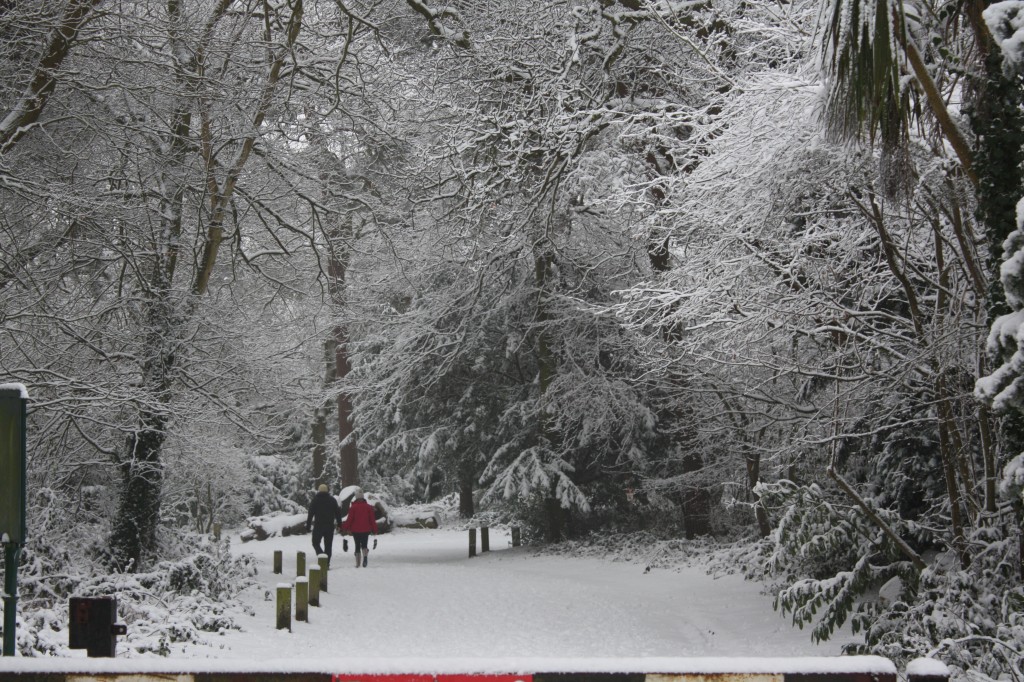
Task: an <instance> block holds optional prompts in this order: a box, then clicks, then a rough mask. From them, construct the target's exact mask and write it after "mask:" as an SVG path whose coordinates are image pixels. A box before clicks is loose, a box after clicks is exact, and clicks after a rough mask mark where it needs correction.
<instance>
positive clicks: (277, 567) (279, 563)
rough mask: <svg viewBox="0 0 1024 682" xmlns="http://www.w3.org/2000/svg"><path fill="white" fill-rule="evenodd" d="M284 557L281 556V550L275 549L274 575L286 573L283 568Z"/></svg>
mask: <svg viewBox="0 0 1024 682" xmlns="http://www.w3.org/2000/svg"><path fill="white" fill-rule="evenodd" d="M282 557H283V555H282V554H281V550H279V549H275V550H274V573H276V574H277V575H281V573H282V572H283V571H284V567H283V564H284V561H283V560H282Z"/></svg>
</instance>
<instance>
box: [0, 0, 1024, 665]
mask: <svg viewBox="0 0 1024 682" xmlns="http://www.w3.org/2000/svg"><path fill="white" fill-rule="evenodd" d="M1018 30H1020V31H1021V35H1020V36H1018V34H1017V32H1018ZM1022 36H1024V3H1021V2H1020V0H1006V1H1004V2H999V3H994V4H993V3H989V2H987V0H962V1H954V0H451V1H450V2H446V3H443V2H441V0H160V1H156V0H135V1H128V0H61V1H59V2H55V1H53V0H0V52H2V55H3V58H2V60H0V382H17V383H22V384H24V385H25V386H26V387H27V388H28V391H29V394H30V397H31V401H30V406H29V409H30V414H29V461H28V466H29V469H28V490H29V500H28V507H29V513H28V520H29V542H28V544H27V545H26V547H25V548H24V550H23V551H22V555H21V559H22V568H21V572H22V590H23V593H22V596H21V605H22V606H21V608H22V611H23V613H22V614H21V615H20V616H19V618H20V620H19V623H20V625H21V627H20V632H19V650H20V651H21V652H22V653H23V654H24V655H45V654H48V653H54V651H53V647H52V645H51V644H48V642H50V641H51V640H48V639H47V638H46V637H45V636H44V634H43V633H45V632H46V631H47V630H53V629H57V628H58V627H60V624H59V623H57V622H56V620H57V619H58V616H59V614H60V612H61V607H60V604H61V603H63V600H66V598H67V596H68V595H69V594H71V593H73V592H74V593H76V594H80V593H83V592H84V593H96V594H100V593H104V592H105V591H110V590H113V589H115V588H114V587H113V584H114V582H113V578H112V577H111V576H119V577H118V578H117V581H116V582H117V588H116V589H118V590H119V591H120V592H119V593H120V594H125V592H131V590H132V589H134V590H136V591H137V592H138V593H139V594H143V593H146V594H153V593H158V594H172V593H185V594H189V595H191V597H190V598H192V599H194V600H203V599H206V600H209V602H210V603H217V602H223V601H224V600H229V599H230V598H231V595H230V589H229V587H228V586H227V585H226V584H225V583H223V582H220V578H219V577H216V576H223V575H227V574H230V573H231V572H232V571H236V572H240V573H244V572H245V571H246V570H248V569H247V568H246V566H245V565H244V564H245V562H244V561H240V560H229V559H227V558H225V556H224V555H223V554H222V553H221V552H219V551H218V550H217V548H216V547H211V546H210V545H209V544H208V543H204V542H200V541H199V540H198V538H200V537H205V534H207V533H209V531H210V529H211V527H212V524H213V523H214V522H217V523H223V524H225V525H226V526H240V525H243V524H244V522H245V520H246V519H247V518H249V517H251V516H254V515H260V514H269V513H273V512H291V513H294V512H296V511H302V510H303V509H304V508H305V505H306V504H307V503H308V500H309V498H310V495H311V491H312V490H314V489H315V487H316V485H318V484H319V483H327V484H329V485H330V486H331V488H332V490H334V491H335V492H336V491H337V490H338V489H340V487H341V486H342V485H350V484H354V483H357V482H358V483H360V484H361V485H362V486H364V487H365V488H366V489H368V490H373V491H374V492H375V493H377V494H378V495H380V496H381V497H382V498H386V499H388V500H390V501H391V502H392V503H393V504H405V503H412V502H426V501H431V500H436V499H439V498H443V497H444V496H448V495H452V496H455V497H453V498H452V499H456V498H457V504H458V507H459V511H460V512H461V514H462V515H463V516H464V517H467V518H470V517H473V516H474V515H479V514H489V515H491V517H492V518H494V519H496V520H497V521H498V522H508V521H513V520H514V521H516V522H518V523H521V524H523V525H524V528H525V529H526V534H527V536H528V538H529V539H530V540H531V541H532V542H533V543H535V544H537V545H554V544H555V543H560V542H563V541H565V540H572V541H574V542H575V541H587V542H593V543H602V542H608V543H609V544H610V545H611V544H615V542H616V540H615V538H619V537H622V536H630V537H645V538H649V541H650V542H679V541H684V542H685V543H687V546H691V547H693V551H695V552H696V551H715V552H717V553H718V556H719V557H720V558H719V559H718V560H720V561H725V562H729V563H731V564H732V565H734V566H735V568H736V570H742V571H744V572H746V573H747V574H748V575H750V576H751V577H753V578H757V579H760V580H763V581H765V583H766V584H767V585H769V586H770V588H771V589H772V590H774V592H775V593H776V594H777V606H778V608H779V609H781V610H783V611H785V612H787V613H790V614H791V615H792V618H793V621H794V623H795V624H797V625H800V626H801V627H807V628H808V631H809V636H811V637H814V638H817V639H827V638H828V637H830V636H831V635H832V634H833V633H834V632H835V631H836V629H837V628H839V627H841V626H843V625H844V624H848V623H851V622H852V624H853V628H854V630H855V632H858V633H859V634H861V635H862V643H861V644H859V645H857V646H856V647H851V651H855V652H861V653H875V654H880V655H884V656H888V657H890V658H892V659H893V660H895V661H898V662H902V661H906V660H908V659H911V658H914V657H917V656H923V655H931V656H936V657H938V658H940V659H942V660H944V661H945V662H947V663H948V664H949V665H951V666H952V667H953V669H954V671H955V672H956V674H957V675H959V676H962V677H969V678H972V679H976V680H988V679H1013V680H1017V681H1018V682H1024V673H1022V671H1021V668H1020V665H1021V661H1022V656H1024V591H1022V589H1021V582H1022V575H1024V565H1022V558H1024V497H1022V491H1024V454H1022V453H1024V432H1022V430H1021V428H1022V421H1021V410H1022V407H1024V396H1022V394H1021V392H1020V385H1021V374H1022V373H1024V346H1022V345H1021V344H1022V343H1024V312H1022V308H1024V233H1022V232H1021V229H1020V219H1021V217H1022V216H1019V215H1018V202H1019V201H1020V200H1021V197H1022V195H1024V191H1022V178H1021V162H1022V155H1024V116H1022V104H1024V81H1022V69H1024V40H1022ZM723 552H724V554H723ZM52 566H59V567H61V569H60V570H58V571H57V572H56V573H55V572H54V571H53V570H51V569H48V568H47V567H52ZM140 599H141V598H140ZM54 605H56V606H54ZM49 607H54V608H53V609H52V610H51V609H50V608H49ZM133 617H134V618H137V619H141V620H145V619H147V618H148V619H149V620H150V621H151V622H159V620H160V616H159V609H156V607H153V608H143V607H142V606H138V607H137V608H136V609H135V611H134V613H133ZM197 618H198V617H197ZM208 625H209V623H208V622H199V621H198V620H197V621H196V622H194V623H192V625H191V627H193V628H194V630H195V631H199V630H203V629H204V628H206V627H207V626H208ZM167 636H168V638H169V639H170V640H172V641H173V640H174V638H188V637H191V636H194V632H193V631H190V630H189V628H188V627H184V628H177V629H175V630H174V631H169V632H168V634H167ZM158 653H159V652H158Z"/></svg>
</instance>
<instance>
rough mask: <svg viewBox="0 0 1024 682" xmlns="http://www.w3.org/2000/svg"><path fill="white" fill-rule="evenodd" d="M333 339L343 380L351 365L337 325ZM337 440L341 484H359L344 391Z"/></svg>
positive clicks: (349, 409) (340, 397)
mask: <svg viewBox="0 0 1024 682" xmlns="http://www.w3.org/2000/svg"><path fill="white" fill-rule="evenodd" d="M334 334H335V340H336V341H337V345H336V346H335V358H336V360H335V366H336V367H337V370H338V379H339V380H343V379H344V378H345V377H346V376H348V373H349V371H350V370H351V369H352V366H351V365H350V364H349V361H348V348H347V339H346V338H345V331H344V330H343V329H342V328H341V327H338V328H336V329H335V330H334ZM338 442H339V445H340V452H339V456H340V457H341V485H342V486H343V487H344V486H350V485H358V484H359V452H358V450H357V449H356V433H355V429H354V428H353V425H352V400H351V398H349V396H348V394H347V393H345V392H344V391H342V392H340V393H338Z"/></svg>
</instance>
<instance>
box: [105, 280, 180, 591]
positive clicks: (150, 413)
mask: <svg viewBox="0 0 1024 682" xmlns="http://www.w3.org/2000/svg"><path fill="white" fill-rule="evenodd" d="M165 273H166V268H165V267H164V265H163V263H162V262H159V261H158V262H157V263H156V264H155V265H154V279H155V280H156V281H157V282H162V280H163V275H164V274H165ZM145 319H146V323H147V326H148V330H147V333H146V342H145V347H146V348H148V349H149V350H150V356H149V357H148V358H147V359H146V362H145V364H144V366H143V381H142V389H141V390H142V392H143V396H144V398H143V400H142V401H141V407H140V410H139V426H138V427H137V428H136V430H135V432H134V433H132V434H130V435H129V436H128V437H127V438H126V440H125V453H124V456H123V457H121V459H120V460H119V461H118V468H119V469H120V471H121V479H122V488H121V495H120V499H119V501H118V508H117V511H116V513H115V516H114V524H113V530H112V533H111V538H110V545H111V552H112V556H113V560H114V564H115V567H116V568H118V569H119V570H124V571H134V570H138V568H139V567H140V566H142V565H144V562H145V560H146V559H147V558H148V557H149V556H151V555H152V553H153V552H154V551H155V550H156V529H157V524H158V523H159V520H160V504H161V501H162V492H163V462H162V461H161V458H160V455H161V449H162V447H163V444H164V439H165V438H166V430H165V427H166V425H167V411H166V409H165V408H166V407H167V405H168V403H169V402H170V390H171V383H172V379H171V374H172V371H173V368H174V364H175V355H174V352H173V340H172V338H173V337H172V330H173V329H174V327H175V325H174V322H173V320H172V306H171V302H170V296H169V291H168V290H167V288H165V287H157V288H156V289H155V290H154V291H153V292H151V294H150V298H149V299H148V300H147V301H146V318H145Z"/></svg>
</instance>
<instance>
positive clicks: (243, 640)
mask: <svg viewBox="0 0 1024 682" xmlns="http://www.w3.org/2000/svg"><path fill="white" fill-rule="evenodd" d="M310 544H311V543H310V536H309V535H299V536H287V537H281V536H278V537H273V538H270V539H268V540H265V541H263V542H259V543H248V544H244V545H243V544H241V543H238V542H236V541H235V539H234V538H232V542H231V548H232V551H233V552H234V553H236V554H252V555H253V557H254V559H255V560H256V563H257V566H258V570H259V572H258V574H257V575H256V577H255V581H256V584H254V585H252V586H250V587H247V588H246V589H245V590H243V592H242V593H241V598H242V600H243V602H244V604H243V606H242V607H241V608H238V609H237V610H236V611H235V612H233V613H232V615H233V616H234V618H235V621H236V622H237V623H239V624H240V625H241V627H242V628H243V630H242V631H236V630H227V629H225V630H222V632H221V633H220V634H211V635H209V636H208V638H207V641H206V642H205V643H202V644H191V643H189V644H174V645H172V648H171V657H170V658H169V659H159V660H155V661H152V662H148V661H147V662H146V665H150V666H151V668H150V669H153V670H156V669H160V670H169V669H171V668H173V669H174V670H181V671H185V670H186V669H188V670H192V669H199V668H201V669H203V670H206V669H210V668H209V667H210V666H222V667H221V668H218V669H224V668H223V666H227V668H228V669H233V670H234V669H239V667H242V668H245V669H246V670H248V669H252V670H256V669H259V670H267V671H277V670H282V671H286V670H326V671H338V672H363V673H370V672H378V673H386V672H417V671H424V670H427V671H441V672H460V671H461V672H486V671H493V672H519V671H524V672H534V671H569V670H579V671H588V670H590V671H594V670H606V671H652V672H656V671H662V672H664V671H669V672H677V671H681V670H688V671H693V672H721V671H723V670H728V671H731V672H763V673H771V672H782V671H790V672H795V671H799V672H820V671H826V670H838V669H842V670H850V669H851V668H853V669H856V670H858V671H863V672H879V671H882V672H892V664H891V663H890V662H889V661H887V660H885V659H881V658H874V657H867V658H852V657H843V658H834V657H835V656H837V655H838V654H839V653H840V650H841V646H842V645H843V644H844V643H846V642H851V641H854V638H853V636H852V635H849V634H844V635H843V636H841V637H840V636H837V638H836V639H835V640H834V641H831V642H827V643H825V644H821V645H816V644H814V643H812V641H811V639H810V637H809V635H808V633H807V632H805V631H801V630H798V629H796V628H794V627H793V626H792V625H791V624H790V620H789V619H788V618H786V617H784V616H782V615H780V614H779V613H777V612H775V611H773V609H772V605H771V602H772V598H771V597H770V596H769V595H766V594H764V593H763V589H762V585H761V584H759V583H756V582H750V581H745V580H744V579H743V578H742V577H740V576H738V575H719V576H711V575H708V574H707V573H706V572H705V570H704V569H703V568H702V567H700V566H690V567H681V568H678V569H673V570H662V569H657V568H655V569H652V570H650V571H649V572H645V568H646V566H645V565H644V563H643V562H637V563H632V562H627V561H610V560H607V559H602V558H593V557H585V558H581V557H571V556H562V555H544V554H538V553H536V552H534V551H533V550H532V549H530V548H528V547H518V548H512V547H511V542H510V533H509V532H508V531H507V529H502V528H492V529H491V543H490V546H491V548H492V551H491V552H487V553H484V554H481V555H479V556H477V557H474V558H472V559H470V558H469V557H468V539H467V537H466V532H465V530H464V529H449V528H444V529H439V530H428V529H420V530H411V529H397V530H396V531H394V532H392V533H388V534H386V535H382V536H380V537H379V548H378V549H377V550H376V551H371V552H370V556H369V566H368V567H367V568H359V569H356V568H355V567H354V566H353V565H352V558H353V555H352V554H345V553H343V552H342V543H341V542H340V539H338V538H336V540H335V543H334V548H335V550H336V553H335V555H334V557H333V559H332V562H331V578H330V591H329V592H326V593H324V592H322V593H321V594H320V604H321V606H320V607H311V608H310V609H309V622H308V623H306V622H295V623H293V625H292V632H288V631H287V630H277V629H276V628H275V624H276V619H275V615H276V614H275V602H274V596H273V595H274V593H273V590H272V589H271V588H272V587H273V586H275V585H278V584H280V585H284V586H289V585H290V584H291V583H289V582H283V583H282V582H280V581H281V580H282V579H284V580H290V579H291V578H290V575H292V574H293V573H294V570H295V558H294V557H295V555H296V552H298V551H306V552H309V551H310V550H311V547H310ZM350 546H351V543H350ZM275 550H282V551H283V554H284V557H285V558H286V559H285V565H284V574H285V575H284V576H280V575H274V574H273V572H272V570H271V567H272V565H273V553H274V551H275ZM145 636H146V635H142V634H138V633H132V632H131V631H129V634H128V636H127V638H125V639H124V640H122V643H121V644H120V645H119V657H125V660H124V661H121V660H118V661H114V662H109V661H108V662H105V663H98V662H89V663H88V665H96V666H100V665H106V666H110V665H122V664H123V665H128V664H129V660H128V657H131V656H135V657H136V658H133V659H131V660H132V661H143V660H146V659H140V658H137V657H138V656H141V655H142V654H139V653H137V652H136V651H135V650H134V649H133V647H132V642H133V640H134V641H142V638H144V637H145ZM135 638H138V639H135ZM268 652H273V658H274V660H270V661H266V662H260V663H258V664H257V663H254V661H264V659H265V658H267V653H268ZM74 653H75V654H82V655H84V653H83V652H74ZM149 655H150V654H146V656H149ZM787 656H792V657H796V658H778V657H787ZM686 657H698V658H686ZM722 657H728V658H722ZM737 657H738V658H737ZM810 657H815V658H810ZM817 657H820V658H817ZM5 664H6V662H5V663H2V664H0V669H3V666H4V665H5ZM39 664H40V665H44V666H54V665H59V666H72V667H74V666H79V665H85V663H81V662H72V660H68V659H49V660H48V661H46V662H45V663H39ZM18 665H27V666H30V665H35V664H33V663H31V662H28V660H25V661H20V662H19V663H18ZM48 669H49V668H48ZM54 669H56V668H54ZM59 669H60V670H64V669H65V668H59ZM76 669H77V668H76ZM862 669H863V670H862Z"/></svg>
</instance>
